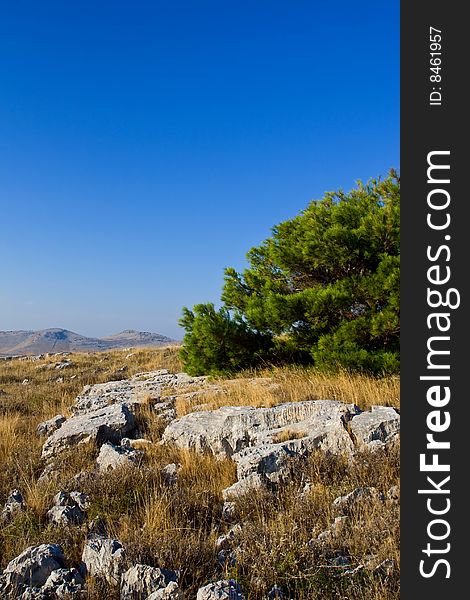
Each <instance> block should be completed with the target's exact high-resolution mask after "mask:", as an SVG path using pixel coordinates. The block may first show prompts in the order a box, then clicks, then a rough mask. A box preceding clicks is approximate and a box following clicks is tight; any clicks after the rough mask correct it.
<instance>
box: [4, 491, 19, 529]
mask: <svg viewBox="0 0 470 600" xmlns="http://www.w3.org/2000/svg"><path fill="white" fill-rule="evenodd" d="M24 509H25V502H24V498H23V495H22V493H21V492H20V491H19V490H12V491H11V492H10V494H9V496H8V498H7V501H6V502H5V505H4V507H3V510H2V512H1V513H0V523H5V522H8V521H10V520H11V519H13V518H14V517H15V516H16V515H17V514H19V513H20V512H23V511H24Z"/></svg>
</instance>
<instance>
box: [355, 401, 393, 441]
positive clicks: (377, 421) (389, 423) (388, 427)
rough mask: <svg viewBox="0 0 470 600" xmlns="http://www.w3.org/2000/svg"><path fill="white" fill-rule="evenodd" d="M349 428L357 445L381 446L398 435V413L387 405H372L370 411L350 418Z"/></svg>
mask: <svg viewBox="0 0 470 600" xmlns="http://www.w3.org/2000/svg"><path fill="white" fill-rule="evenodd" d="M350 428H351V432H352V434H353V436H354V438H355V440H356V442H357V444H358V445H359V446H364V445H369V446H370V445H371V444H372V445H375V446H383V444H384V443H386V442H388V441H389V440H391V439H392V438H393V437H394V436H396V435H398V433H399V431H400V415H399V413H398V412H397V411H396V410H395V409H394V408H391V407H389V406H373V407H372V409H371V410H370V411H368V412H362V413H361V414H359V415H356V416H355V417H354V418H353V419H352V420H351V423H350Z"/></svg>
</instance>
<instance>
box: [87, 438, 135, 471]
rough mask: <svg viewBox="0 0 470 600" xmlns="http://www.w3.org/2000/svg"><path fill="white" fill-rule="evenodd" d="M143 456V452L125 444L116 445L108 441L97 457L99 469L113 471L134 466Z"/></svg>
mask: <svg viewBox="0 0 470 600" xmlns="http://www.w3.org/2000/svg"><path fill="white" fill-rule="evenodd" d="M141 456H142V452H140V451H139V450H134V449H133V448H127V447H125V446H114V445H113V444H110V443H109V442H107V443H106V444H103V445H102V446H101V450H100V453H99V454H98V457H97V459H96V466H97V467H98V470H99V471H102V472H106V471H113V470H114V469H117V468H121V467H134V466H135V465H136V463H137V462H138V460H139V458H140V457H141Z"/></svg>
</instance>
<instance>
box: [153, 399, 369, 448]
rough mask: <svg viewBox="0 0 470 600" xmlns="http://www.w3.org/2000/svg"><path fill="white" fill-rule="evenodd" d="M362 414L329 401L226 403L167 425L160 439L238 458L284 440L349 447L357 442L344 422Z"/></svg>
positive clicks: (295, 444)
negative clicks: (265, 404) (262, 405)
mask: <svg viewBox="0 0 470 600" xmlns="http://www.w3.org/2000/svg"><path fill="white" fill-rule="evenodd" d="M359 413H360V411H359V409H358V408H357V407H356V406H354V405H353V404H343V403H342V402H337V401H329V400H312V401H306V402H288V403H286V404H280V405H279V406H275V407H273V408H253V407H251V406H224V407H222V408H219V409H218V410H215V411H204V412H194V413H190V414H188V415H186V416H184V417H182V418H181V419H177V420H176V421H173V422H172V423H170V425H168V427H167V428H166V429H165V432H164V434H163V438H162V443H174V444H176V445H177V446H179V447H180V448H187V449H192V450H196V451H209V452H211V453H212V454H214V455H215V456H219V457H223V458H233V459H234V460H237V459H238V460H240V459H241V455H238V456H236V455H237V453H241V452H242V451H243V450H245V449H247V448H253V447H257V448H261V447H267V446H276V445H278V444H280V443H281V444H282V443H284V444H288V446H292V448H302V447H306V446H311V445H315V446H317V447H322V448H329V449H331V450H336V451H345V450H348V449H349V450H351V449H352V447H353V444H352V441H351V437H350V436H349V434H348V432H347V431H346V429H345V427H344V425H345V423H347V422H348V421H350V420H351V419H352V417H353V416H355V415H356V414H359ZM312 438H314V439H315V441H313V440H312ZM279 439H284V440H285V442H278V440H279ZM291 442H292V443H291ZM294 442H295V443H294ZM286 448H287V446H286ZM294 451H295V450H294ZM248 454H249V453H248Z"/></svg>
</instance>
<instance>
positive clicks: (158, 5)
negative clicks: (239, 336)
mask: <svg viewBox="0 0 470 600" xmlns="http://www.w3.org/2000/svg"><path fill="white" fill-rule="evenodd" d="M1 13H2V14H1V18H0V78H1V82H0V209H1V210H0V220H1V229H0V231H1V234H0V253H1V254H0V256H1V262H0V330H5V329H40V328H46V327H64V328H67V329H72V330H75V331H78V332H79V333H83V334H87V335H97V336H99V335H106V334H111V333H113V332H116V331H119V330H122V329H128V328H132V329H139V330H146V331H156V332H160V333H163V334H166V335H170V336H173V337H178V338H180V337H181V335H182V331H181V330H180V329H179V328H178V326H177V320H178V318H179V316H180V314H181V307H182V306H184V305H186V306H192V305H193V304H195V303H197V302H205V301H214V302H217V301H218V299H219V297H220V290H221V284H222V281H223V269H224V267H226V266H234V267H236V268H238V269H240V268H243V266H244V264H245V262H244V260H245V258H244V257H245V253H246V251H247V250H248V249H249V248H250V247H252V246H253V245H256V244H258V243H260V242H261V241H262V240H263V239H265V238H266V237H268V236H269V234H270V228H271V227H272V226H273V225H275V224H276V223H278V222H280V221H282V220H285V219H287V218H289V217H293V216H294V215H296V214H297V213H298V212H299V211H300V210H302V209H303V208H304V207H305V206H306V205H307V204H308V202H309V200H311V199H313V198H321V197H322V196H323V194H324V192H325V191H327V190H334V189H337V188H339V187H342V188H344V189H350V188H352V187H353V186H354V185H355V181H356V180H357V179H363V180H366V179H368V178H369V177H372V176H378V175H385V174H386V173H387V171H388V170H389V168H390V167H397V168H398V167H399V3H398V1H397V0H395V1H393V2H389V1H385V0H379V1H361V0H359V1H358V2H351V1H345V0H344V1H343V0H339V1H336V2H327V1H326V0H325V1H322V2H320V1H315V0H310V1H295V0H289V1H288V0H282V1H281V0H267V1H264V0H250V1H245V0H236V1H232V0H184V1H183V0H153V1H151V0H147V1H143V0H132V1H130V0H126V1H124V0H112V1H111V0H101V1H98V2H97V1H96V0H93V1H89V0H81V1H80V2H64V1H63V0H60V1H59V0H57V1H50V0H44V1H43V2H38V1H36V0H34V1H33V0H30V1H22V0H15V1H14V2H8V3H6V2H5V3H2V11H1Z"/></svg>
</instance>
